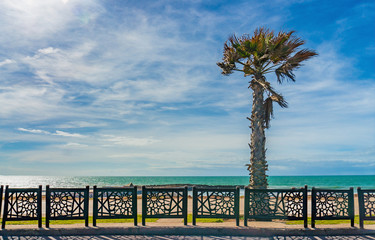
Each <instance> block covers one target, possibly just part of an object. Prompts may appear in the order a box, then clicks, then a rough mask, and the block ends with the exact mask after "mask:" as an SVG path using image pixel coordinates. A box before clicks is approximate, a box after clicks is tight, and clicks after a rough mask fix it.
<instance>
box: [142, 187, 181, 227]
mask: <svg viewBox="0 0 375 240" xmlns="http://www.w3.org/2000/svg"><path fill="white" fill-rule="evenodd" d="M187 198H188V196H187V187H184V188H158V187H146V186H142V225H143V226H144V225H145V224H146V218H183V219H184V224H185V225H187V201H188V199H187Z"/></svg>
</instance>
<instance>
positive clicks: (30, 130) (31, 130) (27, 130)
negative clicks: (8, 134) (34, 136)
mask: <svg viewBox="0 0 375 240" xmlns="http://www.w3.org/2000/svg"><path fill="white" fill-rule="evenodd" d="M17 129H18V130H19V131H22V132H29V133H41V134H50V132H48V131H44V130H40V129H26V128H17Z"/></svg>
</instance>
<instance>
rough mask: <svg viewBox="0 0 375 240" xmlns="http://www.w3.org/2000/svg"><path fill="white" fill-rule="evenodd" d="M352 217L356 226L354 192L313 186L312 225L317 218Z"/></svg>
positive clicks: (352, 222) (351, 223)
mask: <svg viewBox="0 0 375 240" xmlns="http://www.w3.org/2000/svg"><path fill="white" fill-rule="evenodd" d="M337 219H350V225H351V226H352V227H353V226H354V192H353V188H350V189H349V190H332V189H318V188H314V187H313V188H312V191H311V227H313V228H314V227H315V221H316V220H337Z"/></svg>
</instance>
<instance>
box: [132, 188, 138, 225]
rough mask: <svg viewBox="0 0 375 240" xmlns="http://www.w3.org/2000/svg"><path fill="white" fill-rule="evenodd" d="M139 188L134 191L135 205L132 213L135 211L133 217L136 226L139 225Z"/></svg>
mask: <svg viewBox="0 0 375 240" xmlns="http://www.w3.org/2000/svg"><path fill="white" fill-rule="evenodd" d="M137 194H138V188H137V186H134V190H133V205H132V208H133V209H132V211H133V216H134V226H137V225H138V208H137V205H138V203H137V202H138V195H137Z"/></svg>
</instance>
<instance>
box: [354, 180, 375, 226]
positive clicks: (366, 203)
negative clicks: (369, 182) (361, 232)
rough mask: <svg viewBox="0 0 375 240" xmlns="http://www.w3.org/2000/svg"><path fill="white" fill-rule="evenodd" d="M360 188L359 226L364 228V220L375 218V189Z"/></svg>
mask: <svg viewBox="0 0 375 240" xmlns="http://www.w3.org/2000/svg"><path fill="white" fill-rule="evenodd" d="M357 190H358V206H359V226H360V227H361V228H363V221H364V220H375V189H363V190H362V189H361V188H360V187H359V188H358V189H357Z"/></svg>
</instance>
